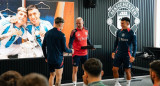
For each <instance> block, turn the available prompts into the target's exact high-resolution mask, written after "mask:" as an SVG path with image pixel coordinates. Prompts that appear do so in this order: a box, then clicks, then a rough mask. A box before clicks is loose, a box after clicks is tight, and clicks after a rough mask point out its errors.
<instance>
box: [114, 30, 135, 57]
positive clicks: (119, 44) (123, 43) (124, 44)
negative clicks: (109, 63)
mask: <svg viewBox="0 0 160 86" xmlns="http://www.w3.org/2000/svg"><path fill="white" fill-rule="evenodd" d="M132 47H133V49H132ZM136 50H137V40H136V36H135V34H134V32H133V31H132V30H131V29H129V28H128V29H120V30H118V31H117V34H116V41H115V43H114V52H115V53H116V55H118V56H127V55H128V56H133V57H135V55H136Z"/></svg>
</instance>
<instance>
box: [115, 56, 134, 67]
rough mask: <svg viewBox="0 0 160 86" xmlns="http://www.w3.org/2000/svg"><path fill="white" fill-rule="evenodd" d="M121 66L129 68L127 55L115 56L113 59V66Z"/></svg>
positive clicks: (130, 64) (130, 65)
mask: <svg viewBox="0 0 160 86" xmlns="http://www.w3.org/2000/svg"><path fill="white" fill-rule="evenodd" d="M122 64H123V68H131V67H132V63H130V57H129V56H128V55H121V56H119V55H115V58H114V59H113V66H115V67H120V66H121V65H122Z"/></svg>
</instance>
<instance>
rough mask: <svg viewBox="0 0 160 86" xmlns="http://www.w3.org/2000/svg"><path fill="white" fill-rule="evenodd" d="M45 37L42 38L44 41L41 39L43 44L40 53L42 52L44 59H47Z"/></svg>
mask: <svg viewBox="0 0 160 86" xmlns="http://www.w3.org/2000/svg"><path fill="white" fill-rule="evenodd" d="M46 47H47V46H46V35H45V37H44V39H43V44H42V51H43V55H44V57H45V59H47V51H46Z"/></svg>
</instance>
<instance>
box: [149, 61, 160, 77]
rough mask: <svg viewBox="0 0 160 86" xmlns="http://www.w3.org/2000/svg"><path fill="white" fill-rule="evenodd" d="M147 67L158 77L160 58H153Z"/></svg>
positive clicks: (159, 73) (159, 75)
mask: <svg viewBox="0 0 160 86" xmlns="http://www.w3.org/2000/svg"><path fill="white" fill-rule="evenodd" d="M149 68H150V69H151V70H153V71H154V72H155V73H156V75H157V77H158V78H159V79H160V60H154V61H153V62H151V63H150V64H149Z"/></svg>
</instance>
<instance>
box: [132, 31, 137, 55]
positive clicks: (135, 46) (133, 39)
mask: <svg viewBox="0 0 160 86" xmlns="http://www.w3.org/2000/svg"><path fill="white" fill-rule="evenodd" d="M132 44H133V53H132V57H135V56H136V51H137V39H136V35H134V34H133V38H132Z"/></svg>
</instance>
